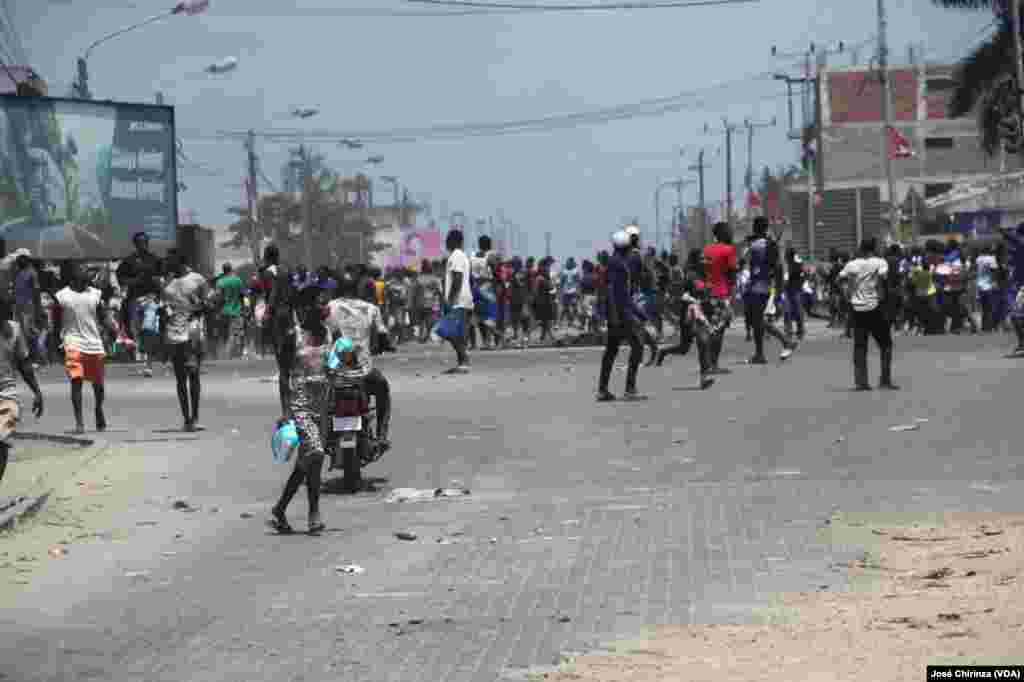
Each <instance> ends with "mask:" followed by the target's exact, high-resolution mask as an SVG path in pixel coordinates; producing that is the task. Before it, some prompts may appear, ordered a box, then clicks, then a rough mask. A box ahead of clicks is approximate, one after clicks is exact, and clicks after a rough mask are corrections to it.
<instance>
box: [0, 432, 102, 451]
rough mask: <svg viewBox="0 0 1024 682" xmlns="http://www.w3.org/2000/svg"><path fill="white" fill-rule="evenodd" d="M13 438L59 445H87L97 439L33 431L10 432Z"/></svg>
mask: <svg viewBox="0 0 1024 682" xmlns="http://www.w3.org/2000/svg"><path fill="white" fill-rule="evenodd" d="M12 438H14V440H28V441H36V442H40V441H41V442H44V443H57V444H59V445H78V446H80V447H89V446H91V445H96V444H97V443H98V441H97V440H95V439H92V438H76V437H75V436H64V435H59V434H55V433H35V432H33V431H15V432H14V433H13V434H12Z"/></svg>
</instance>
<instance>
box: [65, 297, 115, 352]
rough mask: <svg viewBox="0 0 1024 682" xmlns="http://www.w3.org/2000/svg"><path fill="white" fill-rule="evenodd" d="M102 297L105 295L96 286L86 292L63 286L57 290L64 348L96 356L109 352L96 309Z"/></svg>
mask: <svg viewBox="0 0 1024 682" xmlns="http://www.w3.org/2000/svg"><path fill="white" fill-rule="evenodd" d="M102 300H103V294H101V293H100V290H99V289H96V288H94V287H89V288H88V289H86V290H85V291H75V290H74V289H72V288H71V287H64V288H63V289H61V290H60V291H58V292H57V303H59V304H60V307H61V313H62V316H63V317H62V323H61V326H62V337H61V338H62V339H63V340H64V348H65V349H68V350H77V351H79V352H82V353H88V354H96V355H103V354H104V353H105V352H106V351H105V350H104V348H103V336H102V335H101V334H100V321H99V317H98V314H99V313H98V310H97V308H98V307H99V305H100V302H101V301H102Z"/></svg>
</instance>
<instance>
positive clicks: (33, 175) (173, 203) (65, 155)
mask: <svg viewBox="0 0 1024 682" xmlns="http://www.w3.org/2000/svg"><path fill="white" fill-rule="evenodd" d="M174 140H175V138H174V110H173V109H172V108H171V107H166V106H157V105H150V104H116V103H113V102H91V101H81V100H67V99H56V98H50V97H16V96H11V95H0V238H2V239H4V240H6V242H7V249H8V250H14V249H17V248H26V249H28V250H29V251H31V252H32V255H33V256H35V257H37V258H43V259H64V258H76V259H90V260H93V259H95V260H100V259H103V260H106V259H114V258H122V257H124V256H126V255H128V254H129V253H131V252H132V244H131V237H132V235H133V234H134V233H136V232H139V231H145V232H147V233H149V235H150V239H151V248H153V249H154V250H155V251H158V252H162V251H165V250H166V249H167V248H169V247H171V246H173V245H174V241H175V238H176V233H177V218H178V215H177V180H176V178H177V175H176V171H177V169H176V167H175V141H174Z"/></svg>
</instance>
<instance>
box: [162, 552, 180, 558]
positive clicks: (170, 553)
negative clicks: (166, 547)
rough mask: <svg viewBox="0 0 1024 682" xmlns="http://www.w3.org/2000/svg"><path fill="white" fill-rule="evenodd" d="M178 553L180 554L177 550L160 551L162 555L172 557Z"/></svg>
mask: <svg viewBox="0 0 1024 682" xmlns="http://www.w3.org/2000/svg"><path fill="white" fill-rule="evenodd" d="M177 555H178V553H177V552H160V556H163V557H172V556H177Z"/></svg>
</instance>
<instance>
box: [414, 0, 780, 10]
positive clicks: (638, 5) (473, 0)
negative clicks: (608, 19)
mask: <svg viewBox="0 0 1024 682" xmlns="http://www.w3.org/2000/svg"><path fill="white" fill-rule="evenodd" d="M406 2H408V3H409V4H414V5H433V6H435V7H465V8H473V9H490V10H517V11H529V12H608V11H622V10H627V11H628V10H642V9H683V8H688V7H714V6H721V5H747V4H752V3H757V2H760V0H681V1H675V0H668V1H667V2H611V3H595V4H589V5H588V4H581V3H574V4H536V3H533V4H519V3H504V2H482V1H480V0H406Z"/></svg>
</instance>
